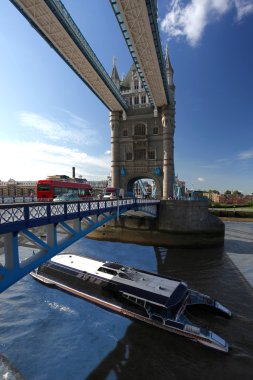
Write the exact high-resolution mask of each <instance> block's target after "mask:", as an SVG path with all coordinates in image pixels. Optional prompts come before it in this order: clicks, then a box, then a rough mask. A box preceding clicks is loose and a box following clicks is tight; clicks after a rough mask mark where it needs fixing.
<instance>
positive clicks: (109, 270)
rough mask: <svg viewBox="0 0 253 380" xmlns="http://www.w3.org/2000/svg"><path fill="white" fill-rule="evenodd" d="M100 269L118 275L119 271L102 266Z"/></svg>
mask: <svg viewBox="0 0 253 380" xmlns="http://www.w3.org/2000/svg"><path fill="white" fill-rule="evenodd" d="M98 270H99V271H100V272H103V273H107V274H111V275H112V276H116V275H117V271H116V270H113V269H110V268H105V267H100V268H99V269H98Z"/></svg>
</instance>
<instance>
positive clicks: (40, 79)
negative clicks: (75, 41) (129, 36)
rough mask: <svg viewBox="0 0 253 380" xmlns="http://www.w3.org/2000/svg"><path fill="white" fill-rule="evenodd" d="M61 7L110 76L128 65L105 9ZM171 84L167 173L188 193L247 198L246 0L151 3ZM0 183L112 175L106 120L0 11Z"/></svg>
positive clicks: (250, 50)
mask: <svg viewBox="0 0 253 380" xmlns="http://www.w3.org/2000/svg"><path fill="white" fill-rule="evenodd" d="M63 3H64V5H65V6H66V8H67V9H68V11H69V12H70V14H71V16H72V17H73V19H74V21H75V22H76V24H77V25H78V27H79V29H80V30H81V32H82V33H83V35H84V37H85V38H86V39H87V41H88V42H89V44H90V46H91V47H92V48H93V50H94V51H95V53H96V55H97V56H98V58H99V59H100V61H101V62H102V64H103V65H104V67H105V69H106V70H107V71H108V72H109V73H110V74H111V70H112V57H113V56H116V57H117V68H118V71H119V74H120V75H121V74H122V73H124V74H126V73H127V72H128V70H129V67H130V65H131V63H132V61H131V57H130V54H129V52H128V50H127V48H126V44H125V41H124V40H123V37H122V35H121V32H120V30H119V26H118V24H117V22H116V19H115V16H114V14H113V12H112V9H111V6H110V4H109V1H107V0H85V1H83V0H75V1H72V0H64V1H63ZM158 10H159V25H160V35H161V41H162V46H163V48H164V50H165V46H166V42H167V41H168V42H169V51H170V57H171V61H172V64H173V67H174V80H175V85H176V102H177V104H176V131H175V169H176V173H177V174H178V176H179V178H180V179H183V180H185V181H186V185H187V187H191V188H192V187H193V188H195V189H210V188H212V189H218V190H220V191H225V190H227V189H230V190H235V189H239V190H241V191H242V192H244V193H251V192H253V0H190V1H179V0H173V1H168V0H166V1H165V0H158ZM0 49H1V60H0V78H1V82H0V83H1V85H0V99H1V102H0V158H1V169H0V180H2V181H6V180H8V179H9V178H14V179H16V180H38V179H42V178H45V177H46V176H47V175H53V174H67V175H71V168H72V166H75V167H76V174H77V175H82V176H84V177H85V178H87V179H90V180H93V179H103V178H105V177H106V176H107V175H108V174H109V173H110V160H111V156H110V131H109V111H108V110H107V109H106V108H105V106H104V105H103V104H102V103H101V102H100V101H99V100H98V99H97V98H96V96H95V95H94V94H93V93H92V92H91V91H90V90H89V89H88V88H87V87H86V86H85V85H84V83H83V82H81V80H80V79H79V78H78V77H77V76H76V75H75V74H74V73H73V72H72V71H71V70H70V68H69V67H68V66H67V65H66V64H65V63H64V62H63V61H62V60H61V58H60V57H59V56H58V55H57V54H56V53H55V51H54V50H53V49H51V48H50V47H49V46H48V45H47V43H46V42H45V41H44V40H43V39H42V38H41V37H40V36H39V34H38V33H37V32H36V31H35V30H34V29H33V28H32V27H31V26H30V24H29V23H28V22H27V21H26V19H25V18H24V17H23V16H22V15H21V14H20V13H19V12H18V11H17V10H16V8H15V7H14V6H13V5H12V4H11V3H10V2H9V1H8V0H3V1H1V2H0Z"/></svg>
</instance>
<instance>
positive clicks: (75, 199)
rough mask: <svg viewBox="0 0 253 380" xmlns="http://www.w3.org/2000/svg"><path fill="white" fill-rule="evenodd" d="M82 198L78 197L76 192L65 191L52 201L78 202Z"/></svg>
mask: <svg viewBox="0 0 253 380" xmlns="http://www.w3.org/2000/svg"><path fill="white" fill-rule="evenodd" d="M81 200H82V198H81V197H79V195H78V194H73V193H66V194H63V195H59V196H58V197H55V198H54V199H53V202H78V201H81Z"/></svg>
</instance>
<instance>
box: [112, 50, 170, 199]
mask: <svg viewBox="0 0 253 380" xmlns="http://www.w3.org/2000/svg"><path fill="white" fill-rule="evenodd" d="M165 66H166V75H167V81H168V85H169V95H170V104H169V105H164V106H162V107H159V108H158V109H156V108H154V107H153V106H152V105H151V104H150V102H149V99H148V96H147V94H146V92H145V89H144V86H143V83H142V81H141V78H140V76H139V74H138V72H137V70H136V67H135V64H134V63H133V64H132V66H131V68H130V70H129V72H128V73H127V75H126V77H124V76H123V78H122V80H120V78H119V74H118V71H117V67H116V63H115V59H114V61H113V69H112V75H111V78H112V80H113V81H114V83H115V85H116V86H117V87H118V89H119V90H120V92H121V94H122V96H123V97H124V99H125V100H126V102H127V103H128V106H129V109H128V111H127V112H126V114H124V112H123V113H122V112H116V111H114V112H111V113H110V128H111V150H112V185H113V186H114V187H118V188H124V190H125V193H126V194H131V193H132V191H133V185H134V183H135V181H137V180H139V179H144V178H149V179H151V180H153V181H154V183H155V186H156V194H157V197H158V198H163V199H167V198H168V197H173V186H174V131H175V85H174V81H173V73H174V71H173V68H172V65H171V62H170V58H169V52H168V47H166V55H165Z"/></svg>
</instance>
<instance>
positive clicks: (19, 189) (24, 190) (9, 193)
mask: <svg viewBox="0 0 253 380" xmlns="http://www.w3.org/2000/svg"><path fill="white" fill-rule="evenodd" d="M36 185H37V181H15V180H14V179H12V178H10V179H9V181H1V180H0V196H1V197H30V196H34V195H35V194H36Z"/></svg>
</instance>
